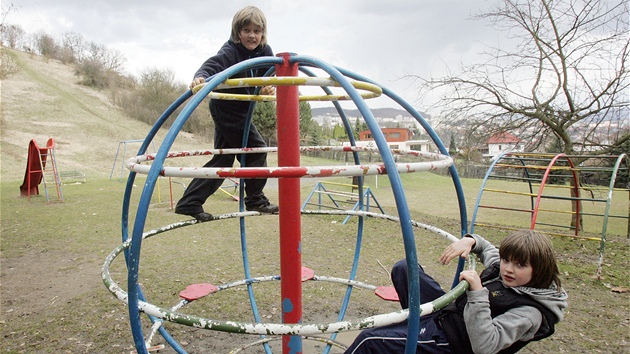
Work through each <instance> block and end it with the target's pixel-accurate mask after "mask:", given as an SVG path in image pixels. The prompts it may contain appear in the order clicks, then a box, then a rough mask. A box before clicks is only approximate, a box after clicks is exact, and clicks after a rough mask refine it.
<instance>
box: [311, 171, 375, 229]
mask: <svg viewBox="0 0 630 354" xmlns="http://www.w3.org/2000/svg"><path fill="white" fill-rule="evenodd" d="M326 185H328V186H335V187H346V188H347V187H349V188H351V191H350V192H348V191H341V190H333V189H329V188H326ZM331 188H332V187H331ZM355 190H357V191H358V190H359V185H357V184H347V183H335V182H317V184H316V185H315V187H313V190H312V191H311V194H309V195H308V198H306V201H304V204H302V211H305V210H307V208H308V206H309V205H310V206H315V207H317V209H318V210H320V211H321V210H323V209H324V208H327V209H333V210H346V208H342V205H344V204H351V205H353V207H352V209H351V210H353V211H354V210H359V208H360V207H361V206H362V205H363V206H364V208H365V211H370V204H371V203H370V201H372V202H374V204H376V206H377V207H378V209H379V210H380V211H381V213H382V214H385V211H384V210H383V208H382V207H381V204H380V203H379V202H378V200H376V196H374V193H372V190H371V189H370V187H366V188H364V192H363V194H362V195H361V194H358V193H356V192H355ZM314 196H317V203H315V202H311V199H312V198H313V197H314ZM324 197H328V199H326V198H324ZM340 197H341V199H340ZM325 202H329V204H326V203H325ZM350 217H351V215H348V216H346V218H345V219H344V220H343V224H344V225H345V224H346V223H347V222H348V220H350Z"/></svg>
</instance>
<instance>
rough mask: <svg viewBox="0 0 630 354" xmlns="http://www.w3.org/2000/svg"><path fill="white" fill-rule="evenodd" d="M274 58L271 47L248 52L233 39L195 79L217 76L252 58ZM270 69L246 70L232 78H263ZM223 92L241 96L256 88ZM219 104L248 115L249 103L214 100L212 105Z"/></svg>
mask: <svg viewBox="0 0 630 354" xmlns="http://www.w3.org/2000/svg"><path fill="white" fill-rule="evenodd" d="M264 56H273V51H272V50H271V47H270V46H269V45H264V46H262V45H259V46H258V47H256V49H254V50H248V49H247V48H245V47H244V46H243V45H242V44H241V43H234V42H233V41H232V40H231V39H230V40H228V41H227V42H225V44H223V46H222V47H221V49H219V52H218V53H217V54H216V55H214V56H212V57H210V58H208V59H207V60H206V61H205V62H204V63H203V64H202V65H201V67H200V68H199V69H198V70H197V72H196V73H195V78H197V77H203V78H204V79H207V78H209V77H210V76H212V75H214V74H217V73H219V72H221V71H223V70H225V69H227V68H229V67H231V66H232V65H234V64H238V63H240V62H242V61H245V60H247V59H252V58H258V57H264ZM268 69H269V68H260V69H255V70H246V71H242V72H239V73H236V74H235V75H233V76H232V77H231V78H243V77H262V76H264V75H265V73H266V72H267V70H268ZM223 92H229V93H239V94H252V93H253V92H254V88H253V87H252V88H238V89H230V90H225V91H223ZM214 104H218V105H220V106H223V108H227V109H229V110H230V111H234V110H236V111H242V112H243V113H244V114H245V113H247V108H248V107H249V102H247V101H227V100H212V102H211V105H214Z"/></svg>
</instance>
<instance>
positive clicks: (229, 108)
mask: <svg viewBox="0 0 630 354" xmlns="http://www.w3.org/2000/svg"><path fill="white" fill-rule="evenodd" d="M238 103H239V105H236V107H234V106H235V105H224V104H221V103H217V102H215V101H214V100H213V101H211V102H210V113H211V114H212V119H213V120H214V148H215V149H227V148H241V147H242V143H243V132H244V130H245V121H246V118H247V107H248V103H247V102H238ZM241 103H245V105H243V104H241ZM266 146H267V144H265V141H264V140H263V138H262V136H261V135H260V133H259V132H258V130H257V129H256V127H255V126H254V125H253V124H251V126H250V129H249V134H248V136H247V147H266ZM241 156H243V155H241V154H238V155H214V156H213V157H212V159H211V160H210V161H208V162H207V163H206V164H205V165H204V166H203V167H212V168H219V167H232V165H233V164H234V159H237V160H238V161H239V163H240V164H241V165H245V166H247V167H267V154H266V153H261V154H247V155H245V164H243V161H241ZM223 181H224V180H223V179H214V178H213V179H210V178H195V179H193V180H192V181H191V182H190V184H189V185H188V187H187V188H186V191H185V192H184V195H183V196H182V198H181V199H180V200H179V201H178V202H177V207H176V208H175V212H176V213H178V214H187V215H195V214H198V213H201V212H203V211H204V210H203V204H204V203H205V202H206V199H208V198H209V197H210V196H211V195H212V194H214V192H216V191H217V190H218V189H219V188H220V187H221V185H222V184H223ZM265 184H267V179H263V178H260V179H246V180H245V195H246V196H245V200H244V202H245V205H246V206H248V207H256V206H260V205H265V204H267V203H269V200H268V199H267V197H265V194H264V193H263V189H264V188H265Z"/></svg>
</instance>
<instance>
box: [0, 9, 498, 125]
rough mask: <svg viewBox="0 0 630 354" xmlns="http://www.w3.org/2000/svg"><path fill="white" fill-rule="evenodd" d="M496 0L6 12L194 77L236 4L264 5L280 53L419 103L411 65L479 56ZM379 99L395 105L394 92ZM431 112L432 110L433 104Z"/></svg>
mask: <svg viewBox="0 0 630 354" xmlns="http://www.w3.org/2000/svg"><path fill="white" fill-rule="evenodd" d="M495 2H496V0H421V1H418V0H388V1H382V0H347V1H343V0H335V1H332V0H319V1H295V0H293V1H291V0H267V1H258V0H250V1H241V0H232V1H198V0H195V1H190V0H178V1H166V0H152V1H148V0H131V1H129V0H124V1H123V0H107V1H83V0H54V1H51V0H12V1H4V2H3V3H2V6H3V10H4V11H6V10H7V8H8V6H9V4H11V3H12V4H13V6H14V7H13V9H12V10H11V11H10V12H9V14H8V15H7V17H6V19H5V21H6V22H7V23H10V24H18V25H20V26H22V28H23V29H24V30H25V31H26V32H27V33H31V34H33V33H37V32H39V31H40V30H43V31H44V32H46V33H47V34H49V35H52V36H54V37H55V38H58V39H59V40H60V39H61V35H62V34H63V33H65V32H76V33H79V34H81V35H83V37H84V38H85V39H86V40H87V41H90V42H95V43H98V44H102V45H105V46H106V47H108V48H110V49H117V50H119V51H120V52H122V53H123V55H124V57H125V58H126V63H125V70H126V71H127V73H129V74H133V75H137V74H138V73H139V72H141V71H142V70H143V69H147V68H159V69H171V70H173V72H174V73H175V76H176V78H177V79H178V80H179V81H181V82H185V83H188V82H189V81H190V80H191V79H192V76H193V74H194V73H195V71H196V70H197V68H198V67H199V66H200V65H201V63H202V62H203V61H204V60H205V59H206V58H208V57H209V56H211V55H214V54H215V53H216V52H217V50H218V49H219V48H220V46H221V45H222V44H223V43H224V42H225V41H226V40H227V39H228V37H229V35H230V26H231V21H232V17H233V15H234V13H236V11H238V10H239V9H241V8H242V7H244V6H246V5H254V6H257V7H259V8H260V9H261V10H262V11H263V12H264V13H265V15H266V17H267V22H268V25H269V30H268V38H269V44H270V45H271V47H272V49H273V50H274V52H275V53H280V52H294V53H298V54H303V55H309V56H314V57H317V58H320V59H322V60H324V61H326V62H328V63H330V64H332V65H336V66H340V67H342V68H345V69H348V70H350V71H353V72H355V73H357V74H360V75H363V76H365V77H368V78H370V79H372V80H374V81H376V82H378V83H380V84H381V85H383V86H385V87H387V88H389V89H391V90H393V91H394V92H396V93H397V94H398V95H400V96H401V97H403V98H404V99H405V100H406V101H408V102H409V103H411V104H412V105H414V106H415V107H416V108H417V109H419V110H421V111H422V110H423V106H424V105H425V104H424V103H423V102H420V101H418V100H417V96H418V95H417V91H416V90H415V89H413V88H412V87H410V86H411V85H412V81H411V80H410V79H405V78H404V76H405V75H406V74H414V75H419V76H423V77H427V76H429V75H434V76H441V75H443V74H444V73H445V72H446V68H447V66H448V67H449V68H450V69H451V70H453V69H457V68H458V67H459V64H460V63H461V62H469V61H470V60H474V58H475V57H476V56H478V53H479V52H480V51H481V44H480V43H490V44H496V42H497V41H498V40H499V36H500V35H501V33H497V32H496V31H495V30H493V29H492V28H490V27H489V26H487V24H484V23H482V22H480V21H474V20H471V19H470V17H471V16H472V15H474V14H477V13H479V12H481V11H483V10H486V9H488V7H490V6H491V5H492V4H494V3H495ZM370 106H371V107H374V108H376V107H382V106H394V104H393V103H390V102H387V101H385V100H378V101H377V102H376V103H370ZM429 113H430V112H429Z"/></svg>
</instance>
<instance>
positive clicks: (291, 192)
mask: <svg viewBox="0 0 630 354" xmlns="http://www.w3.org/2000/svg"><path fill="white" fill-rule="evenodd" d="M293 55H294V54H291V53H280V54H278V55H277V56H278V57H281V58H283V59H284V60H283V62H282V64H277V65H276V75H277V76H279V77H280V76H297V74H298V65H297V63H290V58H291V56H293ZM276 94H277V99H278V106H277V115H278V121H277V127H278V138H279V139H278V166H280V167H284V166H300V119H299V97H298V87H297V86H278V88H277V93H276ZM278 193H279V195H280V196H281V197H280V201H279V207H280V217H279V219H280V279H281V282H280V293H281V298H282V322H283V323H301V322H302V255H301V242H302V240H301V236H302V235H301V213H300V179H299V178H280V180H279V181H278ZM282 352H283V353H284V354H294V353H295V354H299V353H302V337H300V336H289V335H285V336H283V337H282Z"/></svg>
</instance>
